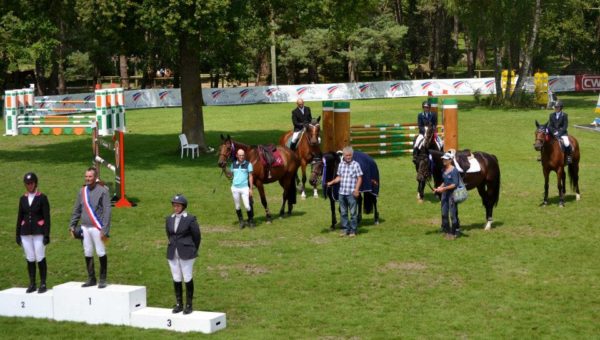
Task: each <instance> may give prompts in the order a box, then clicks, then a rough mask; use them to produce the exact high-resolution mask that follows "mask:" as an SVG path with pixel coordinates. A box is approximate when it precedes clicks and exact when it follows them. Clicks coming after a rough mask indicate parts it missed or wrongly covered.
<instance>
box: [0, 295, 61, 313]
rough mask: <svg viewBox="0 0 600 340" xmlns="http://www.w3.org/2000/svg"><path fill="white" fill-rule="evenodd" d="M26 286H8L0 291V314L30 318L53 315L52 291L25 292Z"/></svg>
mask: <svg viewBox="0 0 600 340" xmlns="http://www.w3.org/2000/svg"><path fill="white" fill-rule="evenodd" d="M26 290H27V289H26V288H9V289H5V290H3V291H0V315H2V316H22V317H32V318H47V319H52V318H53V317H54V307H53V299H52V297H53V291H52V289H48V291H46V292H45V293H43V294H38V293H37V292H33V293H29V294H27V293H25V291H26Z"/></svg>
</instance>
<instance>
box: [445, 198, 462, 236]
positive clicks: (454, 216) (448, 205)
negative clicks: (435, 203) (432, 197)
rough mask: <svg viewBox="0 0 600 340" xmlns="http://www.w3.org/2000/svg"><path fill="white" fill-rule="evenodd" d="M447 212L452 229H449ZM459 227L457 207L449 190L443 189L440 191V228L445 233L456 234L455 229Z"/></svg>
mask: <svg viewBox="0 0 600 340" xmlns="http://www.w3.org/2000/svg"><path fill="white" fill-rule="evenodd" d="M448 214H450V219H451V220H452V229H450V225H449V220H448ZM459 228H460V221H459V220H458V207H457V205H456V203H454V199H452V192H451V191H444V192H443V193H442V229H443V230H444V232H446V233H451V234H456V230H457V229H459Z"/></svg>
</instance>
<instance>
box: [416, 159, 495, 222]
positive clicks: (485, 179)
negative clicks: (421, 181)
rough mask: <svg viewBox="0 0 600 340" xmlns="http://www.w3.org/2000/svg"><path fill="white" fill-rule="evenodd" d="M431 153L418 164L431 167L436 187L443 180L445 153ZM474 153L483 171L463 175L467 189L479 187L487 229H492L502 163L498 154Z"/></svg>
mask: <svg viewBox="0 0 600 340" xmlns="http://www.w3.org/2000/svg"><path fill="white" fill-rule="evenodd" d="M429 154H430V155H431V157H425V158H423V159H420V164H419V165H418V166H419V168H421V167H427V168H429V169H431V174H430V175H431V176H433V181H434V184H435V187H438V186H440V184H442V182H443V178H442V172H443V171H444V165H443V163H442V155H443V154H444V153H443V152H442V151H436V150H429ZM472 155H473V157H475V159H476V160H477V162H478V163H479V166H480V167H481V171H479V172H467V173H466V174H461V176H462V178H463V182H464V183H465V185H466V187H467V190H471V189H474V188H477V192H478V193H479V196H480V197H481V203H482V204H483V206H484V207H485V217H486V220H487V223H486V224H485V230H490V229H491V228H492V222H493V221H494V219H493V216H492V215H493V212H494V207H495V206H496V205H498V201H499V200H500V165H499V163H498V159H497V158H496V156H494V155H492V154H489V153H486V152H481V151H475V152H472ZM422 163H426V164H422ZM428 179H429V178H427V180H428Z"/></svg>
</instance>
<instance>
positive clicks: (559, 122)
mask: <svg viewBox="0 0 600 340" xmlns="http://www.w3.org/2000/svg"><path fill="white" fill-rule="evenodd" d="M562 109H563V102H562V101H561V100H558V101H556V104H554V112H553V113H551V114H550V117H548V123H547V125H546V126H547V128H548V133H550V134H551V135H553V136H554V138H556V139H557V140H559V141H560V140H562V143H563V145H564V147H565V148H564V152H565V154H566V156H567V164H571V162H572V158H571V151H572V149H571V143H570V142H569V135H568V134H567V127H568V126H569V117H568V115H567V114H566V113H564V112H563V110H562Z"/></svg>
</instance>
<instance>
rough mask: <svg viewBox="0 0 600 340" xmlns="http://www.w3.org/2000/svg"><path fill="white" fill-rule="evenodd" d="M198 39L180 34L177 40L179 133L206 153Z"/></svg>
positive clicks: (194, 36)
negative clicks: (179, 81)
mask: <svg viewBox="0 0 600 340" xmlns="http://www.w3.org/2000/svg"><path fill="white" fill-rule="evenodd" d="M199 41H200V38H199V37H198V36H197V35H186V34H182V36H181V37H180V39H179V57H180V63H179V65H180V70H181V111H182V119H181V132H182V133H184V134H185V135H186V136H187V138H188V141H189V142H190V143H192V144H198V146H199V148H200V150H201V151H203V152H206V151H207V148H206V142H205V139H204V116H203V113H202V81H201V79H200V55H199V53H198V50H197V47H196V46H198V45H199Z"/></svg>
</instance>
